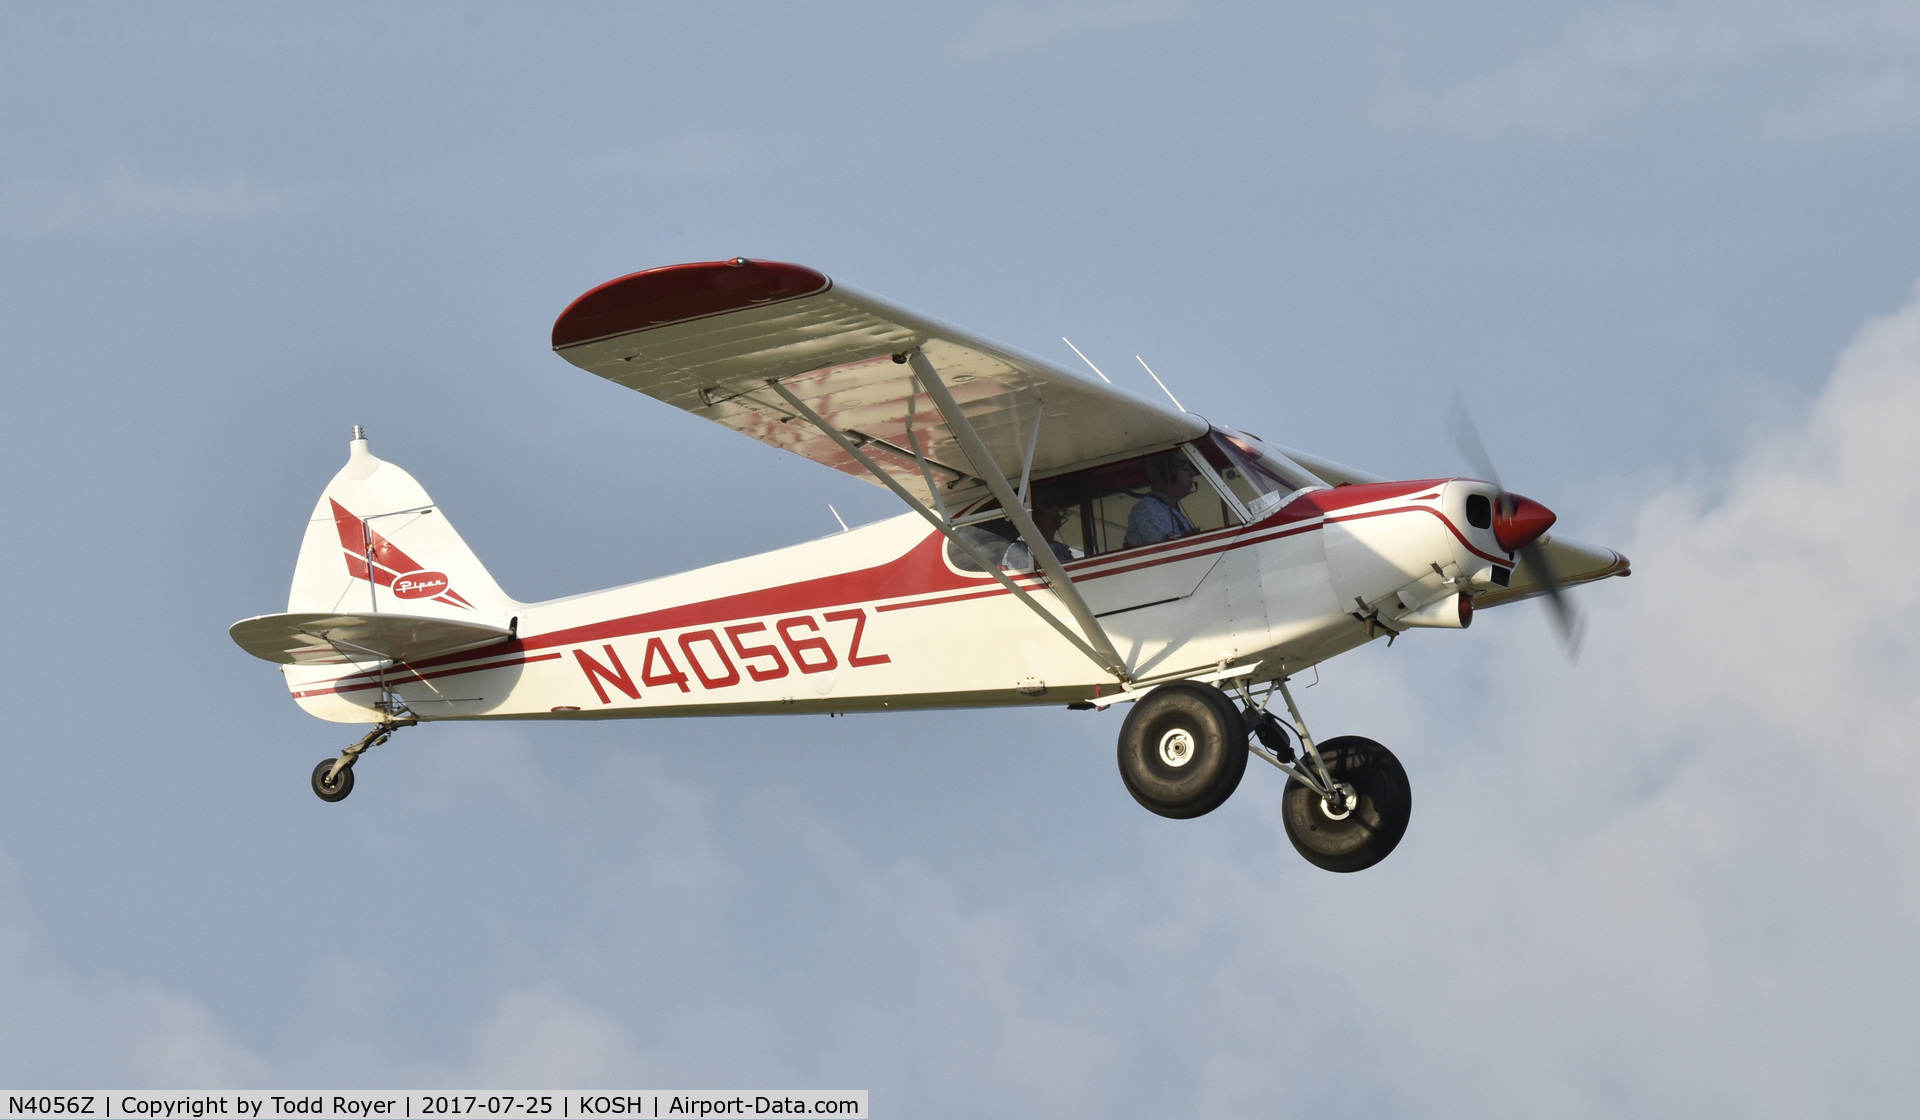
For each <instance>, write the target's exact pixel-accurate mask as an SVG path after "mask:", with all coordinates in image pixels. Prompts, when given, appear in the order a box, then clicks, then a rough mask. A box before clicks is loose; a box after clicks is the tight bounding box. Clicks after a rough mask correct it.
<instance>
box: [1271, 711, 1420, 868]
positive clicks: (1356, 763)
mask: <svg viewBox="0 0 1920 1120" xmlns="http://www.w3.org/2000/svg"><path fill="white" fill-rule="evenodd" d="M1319 751H1320V756H1321V758H1322V759H1324V760H1325V762H1326V766H1327V770H1328V771H1329V772H1330V773H1331V774H1332V776H1333V780H1334V781H1335V782H1336V783H1339V784H1340V785H1341V786H1343V787H1346V790H1347V791H1350V792H1345V795H1344V796H1341V795H1340V794H1336V795H1335V797H1333V798H1325V797H1321V796H1320V794H1318V793H1316V792H1314V791H1313V790H1312V789H1311V788H1309V787H1307V786H1306V785H1304V784H1303V783H1301V781H1300V780H1299V779H1298V778H1290V779H1288V781H1287V789H1286V793H1284V794H1283V795H1282V800H1281V810H1280V815H1281V820H1282V821H1283V822H1285V824H1286V828H1287V839H1289V840H1291V841H1293V846H1294V848H1295V849H1297V850H1298V851H1299V853H1300V854H1301V855H1303V856H1305V857H1306V859H1307V862H1308V863H1311V864H1313V865H1314V866H1315V867H1319V868H1323V869H1325V870H1327V871H1342V872H1345V871H1364V870H1365V869H1367V868H1369V867H1372V866H1373V865H1374V864H1376V863H1379V862H1380V861H1381V860H1383V859H1386V858H1387V854H1388V853H1390V852H1392V851H1393V849H1394V846H1395V845H1397V844H1399V843H1400V838H1401V837H1402V836H1405V835H1406V833H1407V821H1408V819H1409V818H1410V817H1411V816H1412V815H1413V787H1412V785H1411V784H1409V783H1408V781H1407V772H1406V770H1405V769H1404V768H1402V767H1401V765H1400V760H1399V759H1397V758H1395V757H1393V752H1392V751H1389V750H1388V749H1387V748H1385V747H1383V746H1381V745H1380V744H1379V743H1376V742H1374V741H1373V740H1372V739H1365V738H1362V737H1360V736H1358V735H1342V736H1340V737H1339V738H1337V739H1329V740H1328V741H1326V742H1324V743H1321V744H1319Z"/></svg>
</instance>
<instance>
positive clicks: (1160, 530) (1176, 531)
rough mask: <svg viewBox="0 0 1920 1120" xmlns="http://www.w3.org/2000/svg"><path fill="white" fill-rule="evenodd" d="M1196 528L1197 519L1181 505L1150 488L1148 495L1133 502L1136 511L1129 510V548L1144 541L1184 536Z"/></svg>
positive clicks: (1126, 546) (1124, 544)
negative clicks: (1189, 518)
mask: <svg viewBox="0 0 1920 1120" xmlns="http://www.w3.org/2000/svg"><path fill="white" fill-rule="evenodd" d="M1191 532H1193V522H1192V521H1190V520H1188V519H1187V515H1186V514H1184V513H1182V512H1180V507H1179V505H1177V504H1176V503H1174V502H1171V501H1169V500H1168V499H1167V496H1166V495H1165V494H1162V493H1160V492H1159V491H1157V490H1149V491H1148V492H1147V496H1146V497H1144V498H1142V499H1140V500H1139V501H1137V502H1135V503H1134V504H1133V512H1132V513H1129V514H1127V537H1126V540H1125V542H1124V543H1123V547H1125V548H1137V547H1139V546H1140V545H1143V544H1152V543H1153V542H1155V541H1164V540H1166V539H1167V538H1168V537H1184V536H1186V535H1187V534H1188V533H1191Z"/></svg>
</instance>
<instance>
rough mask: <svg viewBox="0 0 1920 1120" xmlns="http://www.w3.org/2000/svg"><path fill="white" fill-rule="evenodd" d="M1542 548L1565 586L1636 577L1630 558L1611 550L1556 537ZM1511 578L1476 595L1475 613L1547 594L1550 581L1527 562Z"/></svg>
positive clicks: (1543, 542) (1542, 540) (1547, 538)
mask: <svg viewBox="0 0 1920 1120" xmlns="http://www.w3.org/2000/svg"><path fill="white" fill-rule="evenodd" d="M1540 547H1541V550H1542V551H1543V552H1544V553H1545V554H1546V558H1547V561H1548V563H1549V564H1550V565H1551V566H1552V568H1553V578H1554V579H1556V580H1558V581H1559V582H1560V583H1561V585H1563V586H1565V585H1567V584H1574V583H1590V582H1592V581H1594V580H1596V579H1606V578H1607V577H1608V576H1624V575H1631V574H1632V566H1631V565H1630V564H1628V562H1627V558H1626V557H1624V556H1622V555H1620V554H1619V553H1617V552H1615V551H1613V550H1612V549H1610V548H1596V547H1595V546H1593V545H1590V544H1580V543H1579V542H1577V541H1570V540H1568V539H1566V538H1565V537H1554V536H1545V537H1541V538H1540ZM1509 578H1510V579H1511V581H1512V582H1511V583H1510V584H1509V585H1508V586H1506V587H1496V588H1494V589H1492V590H1491V591H1482V592H1479V593H1478V594H1476V595H1474V597H1473V605H1474V609H1476V610H1479V609H1484V608H1486V607H1497V606H1500V605H1501V604H1502V603H1513V602H1518V601H1519V600H1521V599H1531V598H1533V597H1534V596H1536V595H1545V594H1546V593H1547V581H1546V580H1545V579H1544V578H1542V575H1541V573H1540V572H1537V571H1535V570H1534V568H1533V565H1531V564H1529V563H1527V562H1526V561H1524V560H1522V561H1521V562H1520V564H1519V566H1518V567H1516V568H1514V570H1513V575H1512V576H1511V577H1509Z"/></svg>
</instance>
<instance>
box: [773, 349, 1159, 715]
mask: <svg viewBox="0 0 1920 1120" xmlns="http://www.w3.org/2000/svg"><path fill="white" fill-rule="evenodd" d="M914 353H915V354H916V355H917V354H918V353H919V351H917V350H916V351H915V352H914ZM935 383H936V384H938V383H939V382H938V379H937V378H936V379H935ZM767 387H768V388H770V389H772V390H773V391H774V392H776V393H778V394H780V397H781V399H783V400H785V401H786V402H787V404H788V405H789V406H790V407H791V408H792V409H793V410H794V411H795V412H797V413H799V414H800V415H801V416H804V417H806V419H807V422H808V423H810V424H812V425H813V426H814V427H816V428H818V429H820V430H821V431H822V432H824V433H825V434H826V436H827V438H828V439H831V440H832V441H833V442H835V443H837V444H839V445H840V449H841V450H842V451H845V452H846V453H847V454H849V455H851V456H853V457H854V459H856V460H857V461H858V462H859V463H860V465H861V466H863V467H865V468H867V471H868V472H869V473H870V474H872V475H873V477H875V478H877V479H879V480H880V482H881V483H882V484H883V485H885V486H886V488H887V489H889V490H891V491H893V492H894V494H896V495H898V496H899V498H900V500H901V501H903V502H905V503H907V505H909V506H911V507H913V512H915V513H917V514H919V515H920V516H921V517H922V518H924V519H925V520H926V522H927V524H929V525H931V526H933V527H934V528H935V529H938V530H939V531H940V535H941V536H943V537H945V538H947V539H948V540H950V541H952V542H953V543H954V544H956V545H958V546H960V550H961V551H962V552H965V553H966V554H967V555H968V556H970V557H972V558H973V562H974V563H976V564H978V565H980V567H981V568H982V569H983V570H985V571H986V573H987V574H988V575H991V576H992V577H993V578H994V579H997V580H999V581H1000V583H1001V585H1002V586H1004V587H1005V588H1006V589H1007V590H1008V591H1011V592H1013V594H1014V597H1015V598H1017V599H1019V600H1020V601H1021V602H1022V603H1025V604H1026V605H1027V606H1028V607H1030V608H1032V610H1033V613H1035V614H1037V615H1039V616H1040V618H1041V620H1042V621H1044V622H1045V623H1046V624H1047V625H1049V626H1051V627H1053V628H1054V629H1055V630H1058V631H1059V632H1060V636H1061V637H1063V638H1065V639H1066V640H1067V641H1069V642H1072V643H1073V645H1074V648H1076V649H1078V650H1079V651H1080V652H1081V653H1084V654H1086V655H1087V657H1088V658H1089V659H1090V660H1092V661H1093V663H1094V664H1096V665H1098V666H1100V667H1101V668H1102V669H1105V670H1106V671H1107V672H1109V673H1112V674H1113V675H1114V676H1115V677H1117V678H1119V680H1120V681H1121V683H1123V684H1128V685H1131V684H1132V680H1133V678H1132V676H1131V675H1130V674H1128V673H1127V671H1126V665H1125V663H1124V662H1122V661H1121V660H1120V658H1119V656H1118V655H1117V654H1115V653H1114V652H1113V646H1112V644H1111V643H1109V642H1108V641H1107V636H1106V634H1105V632H1103V631H1101V630H1100V629H1099V628H1098V625H1097V624H1096V625H1095V628H1094V629H1093V630H1092V631H1091V633H1093V634H1097V635H1099V637H1098V641H1099V643H1100V644H1101V645H1102V646H1105V647H1106V650H1105V652H1104V653H1103V652H1101V651H1100V650H1096V649H1095V648H1094V647H1093V646H1090V645H1088V644H1087V643H1086V641H1084V640H1083V639H1082V638H1081V637H1080V635H1078V634H1076V633H1074V632H1073V629H1072V628H1071V627H1069V626H1068V625H1067V624H1066V623H1064V622H1062V621H1060V619H1059V618H1058V617H1057V616H1055V615H1054V613H1053V612H1052V611H1050V610H1048V609H1047V608H1046V607H1044V606H1041V605H1040V602H1039V601H1038V600H1036V599H1035V598H1034V597H1033V596H1032V595H1030V594H1028V593H1027V589H1026V588H1024V587H1021V586H1020V585H1019V584H1017V583H1015V582H1014V581H1013V580H1012V579H1011V578H1010V577H1009V576H1008V575H1007V573H1005V572H1003V571H1001V570H1000V565H999V564H997V563H995V562H994V561H992V560H990V559H988V558H987V557H986V556H984V555H982V554H981V552H980V550H979V549H978V548H976V547H974V545H973V542H971V541H969V540H967V539H966V538H964V537H962V536H960V534H959V533H957V532H955V531H954V528H953V526H951V525H949V524H947V522H946V520H945V519H944V518H942V517H941V516H940V515H939V514H937V513H935V512H933V511H932V510H930V509H928V508H927V506H926V503H924V502H922V501H921V500H920V499H918V498H916V497H914V496H913V494H912V493H911V492H909V491H908V490H907V488H906V487H904V486H902V485H900V484H899V483H898V482H896V481H894V478H893V476H892V475H890V474H888V473H887V472H885V471H883V470H881V469H880V467H879V465H878V464H876V463H875V462H874V461H873V460H872V459H869V458H867V454H866V452H864V451H862V450H860V448H859V447H858V446H856V445H855V444H854V442H853V441H852V440H850V439H848V438H847V436H846V433H844V432H842V431H841V430H840V429H838V428H836V427H834V426H833V425H832V424H829V423H827V422H826V420H824V419H822V418H821V416H820V414H819V413H817V412H815V411H814V410H813V409H811V408H809V407H807V403H806V402H805V401H803V400H801V399H800V398H799V397H796V396H794V395H793V393H792V392H791V391H789V390H788V389H787V387H786V386H785V385H782V384H781V383H780V382H779V380H778V379H774V380H769V381H768V382H767ZM940 393H941V395H942V396H945V395H946V386H945V385H941V387H940ZM936 399H938V398H936ZM948 399H949V400H951V399H952V398H951V397H948ZM967 431H968V433H969V434H971V433H972V431H973V429H972V428H971V427H969V428H968V429H967ZM975 438H976V439H978V437H977V436H976V437H975ZM988 464H989V465H990V466H991V465H992V460H991V459H989V460H988ZM999 473H1000V472H999V469H998V468H994V475H995V477H996V478H997V477H998V476H999ZM1000 485H1001V486H1002V487H1004V486H1005V485H1006V480H1005V479H1004V478H1002V479H1000ZM1015 508H1018V507H1015ZM1028 520H1029V524H1030V525H1031V519H1028ZM1034 535H1035V536H1036V537H1037V536H1038V535H1039V530H1038V528H1035V529H1034ZM1028 547H1032V546H1031V545H1029V546H1028ZM1041 551H1044V552H1045V553H1046V554H1047V558H1048V559H1049V560H1052V561H1053V562H1054V564H1055V566H1056V567H1058V565H1059V561H1058V560H1057V559H1056V558H1055V557H1054V555H1053V550H1052V549H1050V548H1045V547H1044V546H1043V547H1042V549H1041ZM1068 586H1069V587H1071V586H1072V585H1071V584H1069V585H1068ZM1079 598H1080V597H1079V595H1078V594H1077V593H1076V594H1075V595H1074V596H1073V600H1074V601H1075V602H1077V601H1078V600H1079ZM1084 606H1085V605H1084V604H1082V608H1083V609H1084ZM1076 617H1077V616H1076ZM1087 617H1088V618H1089V620H1091V618H1092V617H1093V616H1092V614H1091V613H1089V614H1088V616H1087Z"/></svg>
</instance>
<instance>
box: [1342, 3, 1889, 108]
mask: <svg viewBox="0 0 1920 1120" xmlns="http://www.w3.org/2000/svg"><path fill="white" fill-rule="evenodd" d="M1917 80H1920V13H1916V11H1915V10H1914V9H1913V7H1912V6H1911V5H1903V4H1892V3H1882V2H1879V0H1854V2H1850V3H1841V4H1824V3H1811V2H1806V0H1776V2H1770V3H1734V2H1730V0H1691V2H1688V3H1682V4H1677V5H1669V6H1659V7H1654V6H1648V5H1643V4H1625V5H1617V6H1615V7H1612V8H1610V9H1607V10H1605V11H1603V12H1600V13H1597V14H1590V15H1585V16H1581V17H1577V18H1575V19H1573V20H1571V21H1570V22H1568V23H1566V24H1564V25H1562V26H1561V27H1560V28H1559V30H1558V31H1557V33H1556V34H1555V35H1554V36H1553V38H1552V39H1551V40H1550V41H1548V42H1546V43H1544V44H1539V45H1535V46H1533V47H1531V48H1528V49H1524V50H1522V51H1521V52H1520V53H1519V54H1518V55H1517V57H1513V58H1511V59H1510V60H1509V61H1507V62H1505V63H1503V64H1499V65H1496V66H1494V67H1492V68H1490V69H1488V70H1486V71H1485V72H1483V73H1480V74H1477V75H1473V76H1470V77H1466V78H1464V79H1460V80H1455V81H1451V82H1437V83H1432V84H1429V85H1425V86H1420V85H1418V84H1416V83H1411V82H1406V81H1404V80H1403V81H1402V83H1401V84H1400V87H1399V88H1398V89H1397V90H1395V91H1393V92H1391V93H1389V94H1388V95H1386V96H1385V97H1384V98H1382V100H1381V103H1380V107H1381V111H1382V113H1383V115H1384V116H1386V117H1387V118H1388V119H1391V120H1397V121H1401V122H1409V123H1420V124H1427V125H1433V126H1437V127H1441V128H1445V129H1448V130H1453V131H1459V132H1466V133H1472V134H1482V135H1491V134H1502V133H1509V132H1520V133H1532V134H1542V135H1548V136H1556V137H1567V136H1574V135H1580V134H1584V133H1587V132H1590V131H1592V130H1595V129H1601V128H1607V127H1617V126H1619V125H1620V124H1621V123H1623V122H1630V121H1633V120H1635V119H1638V118H1641V117H1644V116H1648V115H1651V114H1654V113H1670V112H1673V111H1675V110H1677V109H1683V108H1686V107H1690V106H1698V105H1702V104H1707V103H1712V102H1716V101H1720V102H1728V103H1731V104H1732V105H1733V106H1734V111H1735V112H1736V113H1737V114H1739V115H1741V116H1743V117H1745V118H1746V120H1747V121H1748V124H1749V127H1750V129H1751V131H1752V132H1753V133H1754V134H1756V135H1763V136H1770V137H1776V138H1792V137H1804V136H1815V135H1836V134H1849V133H1855V132H1865V131H1878V130H1884V129H1889V128H1898V127H1911V126H1912V125H1914V124H1915V123H1920V86H1917V84H1916V83H1917Z"/></svg>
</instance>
